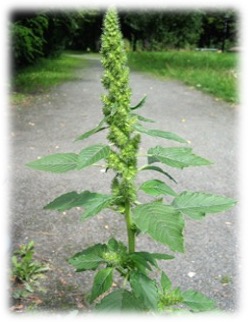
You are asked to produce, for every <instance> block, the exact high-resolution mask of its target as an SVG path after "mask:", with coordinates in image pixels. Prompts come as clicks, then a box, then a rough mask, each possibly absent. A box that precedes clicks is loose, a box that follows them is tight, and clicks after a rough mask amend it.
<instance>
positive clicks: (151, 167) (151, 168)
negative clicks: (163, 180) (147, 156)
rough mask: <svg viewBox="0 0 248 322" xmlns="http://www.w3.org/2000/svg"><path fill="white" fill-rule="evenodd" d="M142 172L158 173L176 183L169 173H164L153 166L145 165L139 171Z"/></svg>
mask: <svg viewBox="0 0 248 322" xmlns="http://www.w3.org/2000/svg"><path fill="white" fill-rule="evenodd" d="M143 170H153V171H157V172H160V173H162V174H164V175H166V177H168V178H169V179H170V180H172V181H174V182H175V183H177V182H176V180H175V179H174V178H173V177H172V176H171V175H170V174H169V173H167V172H165V171H164V170H163V169H161V168H160V167H157V166H155V165H145V166H143V167H142V168H141V169H140V171H143Z"/></svg>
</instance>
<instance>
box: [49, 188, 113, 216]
mask: <svg viewBox="0 0 248 322" xmlns="http://www.w3.org/2000/svg"><path fill="white" fill-rule="evenodd" d="M112 200H113V199H112V196H111V195H103V194H100V193H95V192H90V191H83V192H81V193H77V192H76V191H72V192H69V193H66V194H63V195H61V196H59V197H58V198H56V199H54V200H53V201H52V202H50V203H49V204H48V205H46V206H45V207H44V209H50V210H58V211H65V210H69V209H71V208H73V207H81V206H82V207H84V208H85V211H84V213H83V215H82V217H81V218H82V219H86V218H89V217H92V216H95V215H97V214H98V213H99V212H100V211H101V210H102V209H104V208H106V207H108V206H109V205H110V204H111V202H112Z"/></svg>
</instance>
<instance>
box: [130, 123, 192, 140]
mask: <svg viewBox="0 0 248 322" xmlns="http://www.w3.org/2000/svg"><path fill="white" fill-rule="evenodd" d="M135 129H136V131H138V132H140V133H145V134H147V135H150V136H155V137H161V138H164V139H167V140H173V141H176V142H180V143H188V142H187V141H186V140H184V139H183V138H181V137H180V136H179V135H177V134H175V133H172V132H165V131H161V130H157V129H146V128H144V127H143V126H142V125H141V124H136V125H135Z"/></svg>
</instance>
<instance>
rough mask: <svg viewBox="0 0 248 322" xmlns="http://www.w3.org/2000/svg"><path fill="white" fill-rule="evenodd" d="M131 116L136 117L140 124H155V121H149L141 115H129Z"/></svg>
mask: <svg viewBox="0 0 248 322" xmlns="http://www.w3.org/2000/svg"><path fill="white" fill-rule="evenodd" d="M131 115H132V116H136V117H137V119H138V120H139V121H142V122H148V123H155V122H156V121H154V120H152V119H149V118H147V117H144V116H142V115H139V114H136V113H131Z"/></svg>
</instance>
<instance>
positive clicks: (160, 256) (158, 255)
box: [151, 253, 175, 260]
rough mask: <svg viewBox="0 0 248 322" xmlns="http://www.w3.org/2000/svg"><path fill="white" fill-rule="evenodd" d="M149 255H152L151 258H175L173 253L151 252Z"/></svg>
mask: <svg viewBox="0 0 248 322" xmlns="http://www.w3.org/2000/svg"><path fill="white" fill-rule="evenodd" d="M151 255H152V256H153V258H156V259H158V260H170V259H174V258H175V257H174V256H173V255H168V254H160V253H151Z"/></svg>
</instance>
